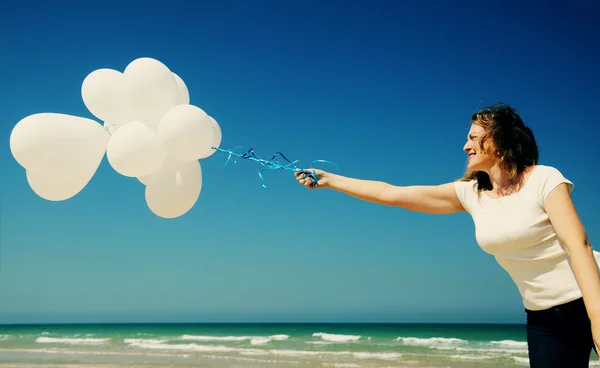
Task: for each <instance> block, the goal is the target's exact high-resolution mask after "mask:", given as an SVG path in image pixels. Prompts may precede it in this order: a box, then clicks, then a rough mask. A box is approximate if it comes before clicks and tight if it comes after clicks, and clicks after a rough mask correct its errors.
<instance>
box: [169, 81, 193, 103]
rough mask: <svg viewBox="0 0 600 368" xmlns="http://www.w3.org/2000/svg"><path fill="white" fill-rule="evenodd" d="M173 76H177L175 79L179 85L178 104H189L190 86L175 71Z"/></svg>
mask: <svg viewBox="0 0 600 368" xmlns="http://www.w3.org/2000/svg"><path fill="white" fill-rule="evenodd" d="M173 76H174V77H175V81H176V82H177V87H178V88H179V94H178V98H177V104H183V105H189V103H190V92H189V91H188V88H187V86H186V85H185V82H184V81H183V79H181V77H180V76H178V75H177V74H175V73H173Z"/></svg>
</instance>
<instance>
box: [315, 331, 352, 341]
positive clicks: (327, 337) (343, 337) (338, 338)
mask: <svg viewBox="0 0 600 368" xmlns="http://www.w3.org/2000/svg"><path fill="white" fill-rule="evenodd" d="M313 336H314V337H320V338H321V339H323V340H325V341H333V342H347V341H358V340H359V339H360V338H361V336H360V335H340V334H331V333H325V332H315V333H314V334H313Z"/></svg>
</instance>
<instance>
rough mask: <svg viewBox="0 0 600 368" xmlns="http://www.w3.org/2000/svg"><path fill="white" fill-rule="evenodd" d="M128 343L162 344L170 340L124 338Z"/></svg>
mask: <svg viewBox="0 0 600 368" xmlns="http://www.w3.org/2000/svg"><path fill="white" fill-rule="evenodd" d="M123 341H124V342H125V343H126V344H134V343H148V344H153V343H154V344H162V343H165V342H168V341H169V340H165V339H133V338H129V339H125V340H123Z"/></svg>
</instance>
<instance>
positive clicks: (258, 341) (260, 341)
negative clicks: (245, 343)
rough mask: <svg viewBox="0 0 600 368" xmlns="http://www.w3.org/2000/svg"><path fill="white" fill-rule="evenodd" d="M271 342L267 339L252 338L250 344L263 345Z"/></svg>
mask: <svg viewBox="0 0 600 368" xmlns="http://www.w3.org/2000/svg"><path fill="white" fill-rule="evenodd" d="M269 341H271V339H270V338H268V337H254V338H252V339H251V340H250V344H252V345H263V344H266V343H268V342H269Z"/></svg>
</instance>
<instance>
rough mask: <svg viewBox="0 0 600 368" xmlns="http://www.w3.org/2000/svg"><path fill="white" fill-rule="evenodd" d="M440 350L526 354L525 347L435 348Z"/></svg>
mask: <svg viewBox="0 0 600 368" xmlns="http://www.w3.org/2000/svg"><path fill="white" fill-rule="evenodd" d="M436 349H441V350H448V349H449V350H456V351H468V352H480V353H502V354H527V353H528V350H527V349H502V348H500V349H497V348H436Z"/></svg>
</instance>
